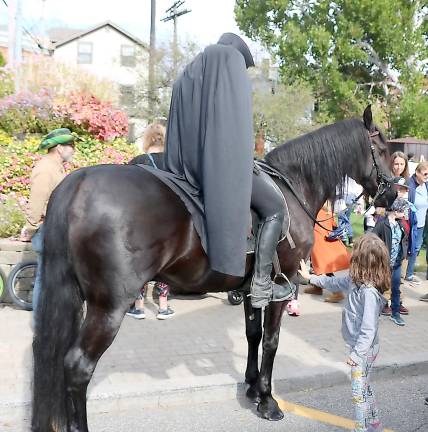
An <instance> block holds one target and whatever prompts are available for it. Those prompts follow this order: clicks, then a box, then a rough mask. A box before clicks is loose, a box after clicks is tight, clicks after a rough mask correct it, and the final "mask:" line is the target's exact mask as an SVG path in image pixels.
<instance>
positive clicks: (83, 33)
mask: <svg viewBox="0 0 428 432" xmlns="http://www.w3.org/2000/svg"><path fill="white" fill-rule="evenodd" d="M103 27H111V28H113V29H114V30H116V31H117V32H119V33H121V34H123V35H124V36H125V37H127V38H128V39H129V40H131V41H132V42H134V43H136V44H137V45H140V46H141V47H143V48H145V49H148V48H147V45H146V44H145V43H144V42H143V41H142V40H140V39H138V38H137V37H135V36H133V35H132V34H131V33H129V32H127V31H126V30H124V29H123V28H122V27H119V26H118V25H117V24H115V23H113V22H111V21H104V22H102V23H100V24H97V25H95V26H93V27H90V28H89V29H86V30H83V31H77V32H75V33H74V34H72V35H70V36H69V37H67V38H65V39H63V40H60V41H58V42H56V43H55V48H59V47H61V46H64V45H67V44H68V43H70V42H73V41H74V40H76V39H79V38H81V37H83V36H86V35H88V34H90V33H93V32H95V31H97V30H99V29H101V28H103Z"/></svg>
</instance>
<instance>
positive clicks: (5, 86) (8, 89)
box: [0, 67, 15, 98]
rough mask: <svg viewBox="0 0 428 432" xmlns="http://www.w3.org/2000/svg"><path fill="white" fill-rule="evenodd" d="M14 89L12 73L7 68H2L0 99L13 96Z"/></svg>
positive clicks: (0, 73) (0, 74) (0, 72)
mask: <svg viewBox="0 0 428 432" xmlns="http://www.w3.org/2000/svg"><path fill="white" fill-rule="evenodd" d="M14 89H15V85H14V82H13V74H12V71H11V70H10V69H7V68H5V67H0V98H2V97H5V96H8V95H10V94H12V93H13V92H14Z"/></svg>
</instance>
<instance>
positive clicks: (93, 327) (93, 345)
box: [64, 305, 126, 432]
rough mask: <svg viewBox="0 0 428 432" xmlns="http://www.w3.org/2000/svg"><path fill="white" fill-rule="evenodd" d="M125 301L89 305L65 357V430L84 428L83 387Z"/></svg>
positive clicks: (114, 331) (82, 430)
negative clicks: (114, 306)
mask: <svg viewBox="0 0 428 432" xmlns="http://www.w3.org/2000/svg"><path fill="white" fill-rule="evenodd" d="M125 310H126V305H124V306H120V307H119V308H116V309H114V308H111V307H110V308H102V307H100V306H99V305H97V307H94V308H92V307H91V305H89V306H88V310H87V314H86V318H85V321H84V323H83V325H82V327H81V329H80V332H79V336H78V338H77V340H76V342H75V343H74V344H73V346H72V347H71V348H70V350H69V351H68V352H67V355H66V356H65V359H64V369H65V381H66V392H67V411H68V419H69V425H68V431H70V432H87V431H88V424H87V415H86V391H87V387H88V384H89V381H90V379H91V377H92V374H93V372H94V370H95V366H96V365H97V362H98V360H99V359H100V357H101V356H102V354H103V353H104V352H105V350H106V349H107V348H108V347H109V346H110V344H111V343H112V342H113V339H114V338H115V336H116V334H117V332H118V330H119V327H120V324H121V322H122V319H123V316H124V313H125Z"/></svg>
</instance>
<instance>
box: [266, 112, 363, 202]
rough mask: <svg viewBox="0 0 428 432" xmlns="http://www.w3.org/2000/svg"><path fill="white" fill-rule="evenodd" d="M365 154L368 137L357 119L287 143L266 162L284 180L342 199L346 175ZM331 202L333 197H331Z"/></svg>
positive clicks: (269, 156)
mask: <svg viewBox="0 0 428 432" xmlns="http://www.w3.org/2000/svg"><path fill="white" fill-rule="evenodd" d="M368 150H369V144H368V134H367V129H366V128H365V126H364V124H363V122H362V121H361V120H358V119H351V120H343V121H340V122H337V123H334V124H332V125H328V126H324V127H322V128H320V129H318V130H316V131H313V132H310V133H307V134H305V135H302V136H301V137H298V138H295V139H293V140H290V141H287V142H286V143H284V144H282V145H281V146H279V147H276V148H275V149H274V150H272V151H270V152H269V153H268V154H267V155H266V156H265V160H266V162H267V163H268V164H269V165H271V166H273V167H274V168H277V169H278V170H279V171H281V172H282V173H283V174H284V175H286V176H287V177H289V178H291V179H294V180H296V181H297V180H298V179H304V181H305V182H307V183H308V184H310V185H312V187H313V188H316V187H317V185H319V186H320V187H322V189H323V190H325V191H335V190H336V187H337V189H338V194H339V196H342V195H343V191H344V187H345V178H346V174H347V173H350V172H352V167H353V166H354V164H356V163H358V160H359V158H361V156H362V155H365V154H366V152H367V151H368ZM332 198H333V197H332Z"/></svg>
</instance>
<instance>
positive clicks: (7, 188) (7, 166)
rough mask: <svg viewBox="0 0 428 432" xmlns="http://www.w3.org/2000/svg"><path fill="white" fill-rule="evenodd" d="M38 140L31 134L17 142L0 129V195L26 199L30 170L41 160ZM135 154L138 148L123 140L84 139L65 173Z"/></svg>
mask: <svg viewBox="0 0 428 432" xmlns="http://www.w3.org/2000/svg"><path fill="white" fill-rule="evenodd" d="M40 138H41V136H40V135H32V136H28V137H27V138H26V139H25V140H24V141H19V140H17V139H13V138H11V137H10V136H9V135H7V134H5V133H2V131H1V130H0V193H3V194H10V193H16V194H17V195H18V196H23V197H28V195H29V192H30V191H29V185H30V175H31V170H32V168H33V166H34V164H35V163H36V162H37V161H38V160H39V159H40V158H41V157H42V153H37V148H38V146H39V144H40ZM137 154H138V149H137V147H136V146H135V145H130V144H128V143H127V142H126V140H125V139H123V138H117V139H115V140H113V141H112V142H109V143H106V142H102V141H98V140H95V139H93V138H89V137H84V138H83V139H82V141H77V142H76V153H75V158H74V161H73V163H71V164H68V167H67V171H71V170H73V169H77V168H80V167H84V166H90V165H96V164H100V163H107V164H108V163H118V164H121V163H126V162H128V161H129V160H130V159H132V158H133V157H134V156H136V155H137Z"/></svg>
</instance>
